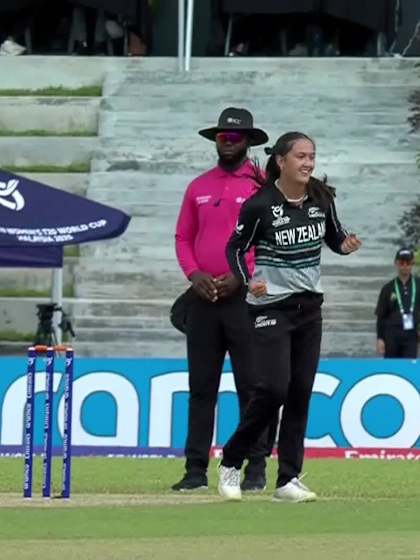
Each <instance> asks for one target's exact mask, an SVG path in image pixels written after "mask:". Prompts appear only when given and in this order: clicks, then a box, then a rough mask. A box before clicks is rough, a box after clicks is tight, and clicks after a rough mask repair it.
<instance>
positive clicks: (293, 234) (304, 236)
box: [276, 222, 325, 247]
mask: <svg viewBox="0 0 420 560" xmlns="http://www.w3.org/2000/svg"><path fill="white" fill-rule="evenodd" d="M324 235H325V222H319V223H318V224H309V225H306V226H297V227H294V228H290V229H284V230H282V231H276V243H277V245H281V246H282V247H285V246H289V245H295V244H299V243H307V242H308V241H316V240H318V239H322V238H323V237H324Z"/></svg>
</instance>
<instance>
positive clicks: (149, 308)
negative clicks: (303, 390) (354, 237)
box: [65, 286, 376, 327]
mask: <svg viewBox="0 0 420 560" xmlns="http://www.w3.org/2000/svg"><path fill="white" fill-rule="evenodd" d="M185 287H186V286H185ZM172 303H173V299H172V298H166V299H160V300H159V299H114V300H110V299H102V300H100V299H82V298H78V299H76V298H75V299H72V300H70V299H66V300H65V306H66V308H68V309H69V311H70V312H71V314H72V316H73V317H74V320H75V321H76V322H77V323H78V324H79V322H82V323H80V324H82V326H83V325H84V324H85V323H84V321H88V322H89V324H91V323H92V322H93V321H103V320H104V318H106V320H107V321H112V322H114V321H115V322H116V323H119V322H121V323H124V322H126V324H128V325H130V326H139V327H140V326H141V325H140V322H141V321H143V319H145V320H146V321H148V322H150V321H151V320H152V319H153V320H156V321H157V322H158V323H159V322H161V321H166V319H168V317H169V311H170V308H171V306H172ZM375 304H376V300H372V302H371V304H370V305H366V304H365V303H363V302H360V301H357V302H353V301H352V302H342V303H335V304H333V303H328V302H325V303H324V305H323V308H322V309H323V311H322V314H323V317H324V319H325V320H327V321H344V322H349V321H352V320H361V321H372V320H373V319H374V310H375Z"/></svg>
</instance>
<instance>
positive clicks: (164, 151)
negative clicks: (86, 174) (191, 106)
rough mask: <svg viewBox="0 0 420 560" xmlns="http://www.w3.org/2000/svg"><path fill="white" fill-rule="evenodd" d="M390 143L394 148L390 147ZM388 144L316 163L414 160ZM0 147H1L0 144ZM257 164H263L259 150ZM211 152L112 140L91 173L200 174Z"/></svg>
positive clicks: (347, 147)
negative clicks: (129, 143) (126, 143)
mask: <svg viewBox="0 0 420 560" xmlns="http://www.w3.org/2000/svg"><path fill="white" fill-rule="evenodd" d="M392 144H394V145H392ZM392 144H391V145H389V144H387V143H382V142H376V143H375V144H374V143H372V145H370V146H369V145H368V143H366V145H363V144H362V145H361V143H355V142H348V143H347V144H345V143H344V142H343V144H342V145H340V144H338V143H336V144H335V145H332V144H331V143H328V144H326V143H325V144H323V145H322V148H320V150H322V151H320V153H319V156H318V160H317V163H318V165H319V166H321V167H327V166H329V165H330V164H336V165H337V164H343V163H353V164H354V165H363V164H371V165H377V166H378V165H383V164H386V163H389V162H390V161H393V162H395V164H396V165H398V164H406V165H409V166H411V165H413V162H414V161H415V158H416V151H415V140H414V139H412V138H407V140H406V141H405V140H404V142H402V143H401V145H400V146H399V145H398V142H396V141H394V142H392ZM0 146H1V145H0ZM255 153H256V154H257V155H258V154H260V156H261V157H260V161H265V157H264V156H263V153H262V151H261V150H259V151H256V152H255ZM213 165H214V153H212V151H210V150H209V147H208V145H205V144H202V145H201V144H198V143H197V140H196V139H195V137H193V136H192V137H191V140H190V141H189V142H185V144H183V145H182V146H177V145H176V143H175V144H173V145H171V144H168V143H165V142H163V141H159V140H154V141H153V140H152V139H150V141H149V142H147V141H146V139H144V141H143V142H142V143H140V142H138V143H137V144H136V145H132V146H130V145H127V146H125V147H124V148H121V147H120V145H118V141H117V140H116V139H115V140H113V141H112V143H111V142H110V143H108V144H106V143H105V142H104V143H102V145H101V146H100V147H99V148H98V150H96V151H95V157H94V159H93V161H92V171H94V172H96V171H143V172H148V173H161V172H162V171H163V170H165V171H166V172H167V173H168V174H171V173H191V174H194V173H196V174H198V173H202V172H203V171H204V170H205V169H208V168H210V167H213Z"/></svg>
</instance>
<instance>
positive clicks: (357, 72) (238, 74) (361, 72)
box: [104, 58, 419, 95]
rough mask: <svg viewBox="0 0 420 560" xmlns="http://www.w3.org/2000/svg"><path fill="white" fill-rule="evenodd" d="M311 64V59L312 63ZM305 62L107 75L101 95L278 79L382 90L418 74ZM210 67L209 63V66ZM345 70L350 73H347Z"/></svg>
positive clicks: (402, 68) (404, 68) (412, 82)
mask: <svg viewBox="0 0 420 560" xmlns="http://www.w3.org/2000/svg"><path fill="white" fill-rule="evenodd" d="M312 60H315V59H312ZM309 61H310V62H308V61H307V60H306V61H305V60H303V59H302V60H299V64H296V61H295V60H293V59H290V58H289V59H276V60H275V61H273V64H272V66H271V68H270V69H266V68H261V67H259V66H256V65H254V68H253V69H252V70H249V69H248V70H247V69H240V68H239V67H238V66H237V65H235V64H234V63H232V62H231V61H226V63H225V65H224V68H223V69H219V70H218V71H211V72H209V71H200V70H195V71H194V72H190V73H187V74H183V73H177V74H174V73H173V72H171V71H170V72H168V71H166V70H157V71H155V72H154V71H147V70H143V71H142V72H141V75H139V72H137V71H126V72H124V74H123V75H122V74H121V73H120V72H115V73H113V72H111V73H109V74H108V76H107V79H106V81H105V90H104V93H105V95H118V94H119V93H123V92H124V91H125V92H126V91H127V89H129V88H130V87H132V86H137V87H142V86H143V87H145V86H147V85H158V86H159V85H161V86H165V85H166V86H168V85H170V86H173V85H176V86H177V87H178V88H179V87H182V86H188V87H194V86H195V87H197V86H200V85H202V84H203V83H209V82H211V83H212V85H213V86H217V85H221V86H225V85H228V86H236V87H237V85H238V84H241V85H243V86H248V87H257V88H261V87H262V86H266V87H270V86H271V87H272V88H276V89H279V78H280V76H281V84H282V86H283V87H284V86H290V85H301V84H302V81H310V82H311V83H312V84H313V86H314V87H315V86H316V87H328V86H330V87H340V86H343V87H345V88H349V87H377V88H378V87H383V86H388V87H389V86H390V85H394V86H416V77H418V75H419V72H418V70H417V71H415V72H414V73H413V72H412V67H410V66H408V65H401V64H398V63H394V61H391V62H390V63H389V64H388V67H381V68H380V69H379V68H378V66H376V65H375V63H374V62H373V63H371V64H369V63H368V64H366V65H364V66H362V65H359V66H356V67H355V68H351V67H350V65H349V64H348V61H345V62H344V61H343V63H342V64H341V66H340V65H338V64H336V63H335V61H333V60H332V59H322V60H317V61H315V62H314V63H313V64H312V63H311V59H309ZM209 66H211V63H209ZM349 69H350V70H351V71H349Z"/></svg>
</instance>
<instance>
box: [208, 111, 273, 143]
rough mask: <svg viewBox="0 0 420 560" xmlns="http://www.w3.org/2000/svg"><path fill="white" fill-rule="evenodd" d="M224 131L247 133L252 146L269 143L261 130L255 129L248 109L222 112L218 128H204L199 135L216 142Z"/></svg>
mask: <svg viewBox="0 0 420 560" xmlns="http://www.w3.org/2000/svg"><path fill="white" fill-rule="evenodd" d="M224 131H240V132H245V133H246V134H247V136H248V138H249V143H250V145H251V146H261V144H265V143H266V142H268V136H267V134H266V133H265V132H264V130H261V128H254V118H253V116H252V115H251V113H250V112H249V111H247V110H246V109H237V108H236V107H228V108H227V109H225V110H224V111H222V113H221V115H220V117H219V121H218V123H217V126H213V127H211V128H203V129H202V130H199V131H198V134H200V135H201V136H204V138H207V140H212V141H213V142H214V141H215V140H216V134H217V133H218V132H224Z"/></svg>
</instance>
